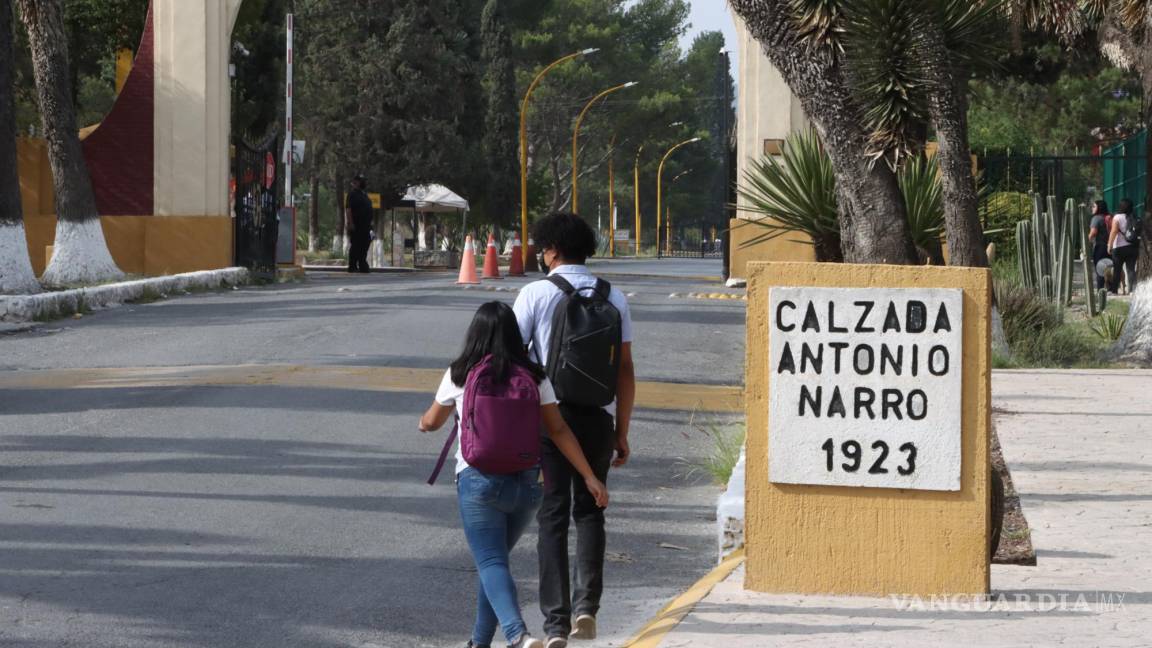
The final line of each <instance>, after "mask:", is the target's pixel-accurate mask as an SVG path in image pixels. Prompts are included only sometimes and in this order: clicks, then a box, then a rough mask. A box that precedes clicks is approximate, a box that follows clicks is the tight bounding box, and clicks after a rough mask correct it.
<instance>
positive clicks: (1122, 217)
mask: <svg viewBox="0 0 1152 648" xmlns="http://www.w3.org/2000/svg"><path fill="white" fill-rule="evenodd" d="M1112 222H1113V223H1116V224H1117V225H1118V226H1119V228H1120V230H1119V231H1120V233H1119V234H1117V235H1116V240H1115V241H1112V249H1113V250H1115V249H1116V248H1122V247H1128V246H1129V245H1132V244H1131V243H1130V242H1129V241H1128V239H1126V238H1124V230H1126V229H1128V215H1127V214H1116V215H1115V216H1113V217H1112Z"/></svg>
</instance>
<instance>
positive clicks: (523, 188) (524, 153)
mask: <svg viewBox="0 0 1152 648" xmlns="http://www.w3.org/2000/svg"><path fill="white" fill-rule="evenodd" d="M598 51H599V48H596V47H590V48H588V49H584V50H580V51H579V52H573V53H572V54H569V55H568V56H564V57H561V58H558V59H556V60H555V61H552V62H551V63H549V64H548V65H547V66H545V68H544V69H543V70H540V72H539V74H537V75H536V78H535V79H532V83H531V84H529V85H528V90H526V91H525V92H524V100H523V101H522V102H521V103H520V240H521V241H523V247H522V248H521V250H520V253H521V254H522V255H523V256H524V264H525V266H527V264H528V100H529V99H531V98H532V91H533V90H535V89H536V86H537V85H539V84H540V81H542V80H543V79H544V76H545V75H546V74H548V73H549V72H551V71H552V69H553V68H555V67H556V66H557V65H560V64H561V63H564V62H566V61H570V60H572V59H574V58H576V57H578V56H587V55H588V54H593V53H595V52H598Z"/></svg>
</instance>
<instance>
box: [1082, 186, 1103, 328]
mask: <svg viewBox="0 0 1152 648" xmlns="http://www.w3.org/2000/svg"><path fill="white" fill-rule="evenodd" d="M1091 222H1092V214H1091V212H1089V211H1088V208H1087V206H1086V205H1080V218H1079V223H1078V225H1079V227H1077V229H1078V230H1080V231H1079V234H1080V256H1081V261H1080V265H1081V267H1082V268H1083V269H1084V303H1085V305H1086V306H1087V307H1088V315H1089V316H1090V317H1096V316H1097V315H1099V314H1100V313H1101V312H1103V310H1104V307H1103V305H1101V304H1102V302H1103V300H1097V294H1096V266H1095V264H1093V263H1092V243H1091V242H1090V241H1089V240H1088V230H1089V229H1090V228H1089V227H1088V225H1089V224H1090V223H1091Z"/></svg>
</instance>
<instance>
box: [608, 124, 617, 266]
mask: <svg viewBox="0 0 1152 648" xmlns="http://www.w3.org/2000/svg"><path fill="white" fill-rule="evenodd" d="M615 157H616V133H612V141H611V142H609V143H608V229H609V232H608V256H612V257H614V256H616V172H615V169H614V167H613V164H612V162H613V159H614V158H615Z"/></svg>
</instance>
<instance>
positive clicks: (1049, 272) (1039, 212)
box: [1016, 194, 1076, 308]
mask: <svg viewBox="0 0 1152 648" xmlns="http://www.w3.org/2000/svg"><path fill="white" fill-rule="evenodd" d="M1075 213H1076V203H1075V201H1073V200H1068V201H1067V202H1065V204H1064V207H1063V209H1062V208H1061V207H1060V206H1059V205H1058V204H1057V203H1056V198H1055V197H1054V196H1049V197H1048V200H1047V209H1045V204H1044V202H1043V201H1041V199H1040V195H1039V194H1035V195H1033V196H1032V218H1031V219H1030V220H1027V221H1021V222H1019V223H1017V224H1016V243H1017V247H1018V249H1019V264H1020V276H1021V279H1022V281H1023V282H1024V285H1025V286H1027V287H1028V288H1030V289H1031V290H1032V291H1034V292H1035V293H1037V294H1039V295H1041V296H1043V297H1044V298H1045V299H1047V300H1049V301H1051V302H1052V303H1054V304H1056V305H1057V306H1058V307H1060V308H1064V307H1065V306H1067V305H1068V303H1069V302H1071V301H1072V256H1073V250H1074V249H1075V245H1074V241H1075V230H1076V227H1075V226H1074V225H1072V222H1071V220H1072V219H1073V218H1074V217H1075V216H1074V215H1075Z"/></svg>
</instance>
